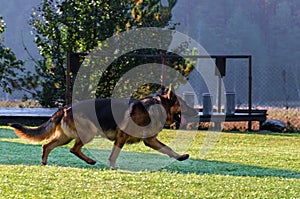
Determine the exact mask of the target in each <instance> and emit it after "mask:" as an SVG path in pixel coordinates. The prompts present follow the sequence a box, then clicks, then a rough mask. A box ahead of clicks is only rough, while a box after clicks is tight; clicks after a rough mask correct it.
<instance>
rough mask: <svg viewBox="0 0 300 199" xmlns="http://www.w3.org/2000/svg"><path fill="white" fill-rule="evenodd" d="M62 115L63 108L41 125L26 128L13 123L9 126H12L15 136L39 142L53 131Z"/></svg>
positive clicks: (48, 136)
mask: <svg viewBox="0 0 300 199" xmlns="http://www.w3.org/2000/svg"><path fill="white" fill-rule="evenodd" d="M63 116H64V109H61V110H58V111H57V112H55V113H54V114H53V115H52V117H51V118H50V119H49V120H48V121H47V122H45V123H43V124H42V125H40V126H39V127H36V128H28V127H26V126H23V125H21V124H17V123H13V124H9V126H11V127H13V128H14V130H15V133H16V134H17V136H19V137H20V138H22V139H25V140H28V141H31V142H40V141H42V140H45V139H48V138H50V137H51V136H52V135H53V134H54V133H55V129H56V126H57V124H59V123H60V121H61V120H62V118H63Z"/></svg>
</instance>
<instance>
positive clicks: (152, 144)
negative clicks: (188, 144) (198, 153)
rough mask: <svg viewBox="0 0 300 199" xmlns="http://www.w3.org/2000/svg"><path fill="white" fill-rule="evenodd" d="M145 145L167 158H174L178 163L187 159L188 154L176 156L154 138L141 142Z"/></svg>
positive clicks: (176, 154)
mask: <svg viewBox="0 0 300 199" xmlns="http://www.w3.org/2000/svg"><path fill="white" fill-rule="evenodd" d="M143 141H144V143H145V145H146V146H148V147H150V148H152V149H155V150H157V151H159V152H161V153H163V154H167V155H168V156H169V157H172V158H175V159H177V160H179V161H183V160H186V159H188V158H189V154H182V155H180V154H178V153H176V152H175V151H173V150H172V149H171V148H170V147H168V146H166V145H165V144H163V143H162V142H160V141H159V140H158V139H157V138H156V137H151V138H146V139H144V140H143Z"/></svg>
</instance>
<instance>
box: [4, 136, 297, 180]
mask: <svg viewBox="0 0 300 199" xmlns="http://www.w3.org/2000/svg"><path fill="white" fill-rule="evenodd" d="M0 151H1V153H0V164H3V165H40V161H41V145H34V144H23V143H17V142H8V141H0ZM84 152H85V153H86V154H87V155H89V156H94V158H96V159H97V162H98V163H97V164H96V165H88V164H86V163H85V162H83V161H82V160H80V159H78V158H77V157H75V156H74V155H73V154H71V153H70V152H69V148H68V147H59V148H56V149H54V150H53V151H52V152H51V154H50V156H49V166H59V167H74V168H82V169H100V170H103V169H109V168H108V167H107V165H108V164H107V163H108V160H107V158H108V156H109V153H110V151H109V150H96V149H91V150H90V149H89V150H85V151H84ZM118 165H120V168H119V169H121V170H127V171H145V170H147V171H156V170H160V171H161V170H164V171H167V172H176V173H183V174H188V173H194V174H197V175H204V174H213V175H230V176H252V177H266V176H269V177H281V178H291V179H299V178H300V172H298V171H290V170H284V169H274V168H266V167H259V166H251V165H243V164H235V163H229V162H221V161H208V160H199V159H188V160H186V161H183V162H178V161H174V160H173V159H171V158H168V157H167V156H165V155H160V154H150V153H135V152H128V151H122V152H121V154H120V157H119V158H118Z"/></svg>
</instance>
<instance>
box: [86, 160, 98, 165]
mask: <svg viewBox="0 0 300 199" xmlns="http://www.w3.org/2000/svg"><path fill="white" fill-rule="evenodd" d="M86 162H87V163H88V164H90V165H95V164H96V161H95V160H92V159H90V160H87V161H86Z"/></svg>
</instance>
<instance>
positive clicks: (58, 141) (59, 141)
mask: <svg viewBox="0 0 300 199" xmlns="http://www.w3.org/2000/svg"><path fill="white" fill-rule="evenodd" d="M71 140H72V138H69V137H67V136H66V135H64V134H61V135H60V136H59V137H56V138H54V139H53V140H51V141H50V142H49V143H47V144H44V145H43V147H42V149H43V155H42V164H43V165H46V164H47V160H48V155H49V153H50V152H51V151H52V150H53V149H54V148H55V147H57V146H62V145H65V144H68V143H69V142H70V141H71Z"/></svg>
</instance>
